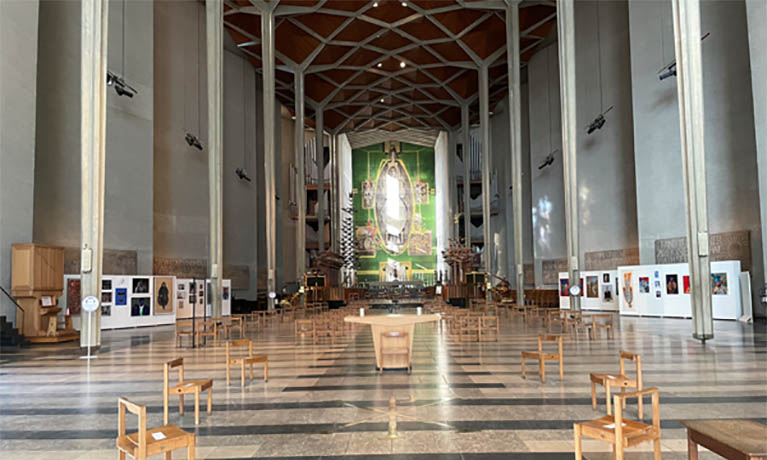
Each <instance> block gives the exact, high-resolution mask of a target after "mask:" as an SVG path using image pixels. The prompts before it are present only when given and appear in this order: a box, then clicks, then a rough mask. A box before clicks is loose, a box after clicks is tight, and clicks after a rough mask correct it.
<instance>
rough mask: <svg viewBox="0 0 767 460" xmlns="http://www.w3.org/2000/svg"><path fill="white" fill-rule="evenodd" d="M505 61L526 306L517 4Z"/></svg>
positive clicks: (510, 10) (520, 290) (518, 260)
mask: <svg viewBox="0 0 767 460" xmlns="http://www.w3.org/2000/svg"><path fill="white" fill-rule="evenodd" d="M506 56H507V59H506V62H507V65H508V79H509V104H508V105H509V140H510V141H511V142H510V144H511V203H512V214H513V216H512V217H513V222H514V225H513V228H514V274H515V277H516V281H517V283H516V288H517V305H524V303H525V272H524V247H523V246H522V115H521V109H520V100H521V99H520V98H521V97H522V95H521V92H520V81H519V1H517V0H512V1H510V2H509V4H508V6H507V7H506Z"/></svg>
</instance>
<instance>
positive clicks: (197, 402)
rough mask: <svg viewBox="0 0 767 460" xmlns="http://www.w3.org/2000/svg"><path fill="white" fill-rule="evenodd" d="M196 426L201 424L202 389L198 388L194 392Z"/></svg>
mask: <svg viewBox="0 0 767 460" xmlns="http://www.w3.org/2000/svg"><path fill="white" fill-rule="evenodd" d="M194 424H195V425H199V424H200V388H199V387H197V389H195V392H194Z"/></svg>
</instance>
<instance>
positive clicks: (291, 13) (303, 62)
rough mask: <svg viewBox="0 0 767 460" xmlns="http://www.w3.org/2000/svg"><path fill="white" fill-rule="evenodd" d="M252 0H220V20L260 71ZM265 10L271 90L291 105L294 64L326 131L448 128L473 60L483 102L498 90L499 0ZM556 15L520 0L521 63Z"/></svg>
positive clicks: (501, 71) (502, 41)
mask: <svg viewBox="0 0 767 460" xmlns="http://www.w3.org/2000/svg"><path fill="white" fill-rule="evenodd" d="M257 1H258V0H225V4H224V26H225V28H226V29H227V31H228V32H229V33H230V34H231V36H232V38H233V39H234V41H235V43H236V44H237V46H238V47H239V48H240V49H241V50H242V51H243V52H244V53H246V54H247V55H248V56H249V58H250V60H251V62H252V64H253V65H254V66H255V67H256V68H257V69H260V68H261V40H260V39H261V20H260V16H259V11H260V10H259V8H258V7H256V6H255V3H256V2H257ZM275 1H277V0H271V2H275ZM274 14H275V31H274V37H275V39H274V41H275V56H276V57H275V60H276V66H277V70H276V72H275V74H276V82H275V83H276V91H277V97H278V98H279V99H280V101H281V102H282V103H283V104H285V105H286V106H287V107H288V108H289V109H290V110H292V109H293V74H294V73H295V72H296V71H300V70H303V72H304V75H305V77H304V78H305V83H304V85H305V98H306V102H307V105H308V107H311V108H316V107H317V106H319V105H321V106H323V107H324V123H325V127H326V129H328V130H329V131H332V132H335V133H341V132H360V131H368V130H386V131H399V130H405V129H414V128H415V129H449V128H451V127H454V126H457V125H458V124H459V123H460V119H461V109H460V107H461V105H462V104H464V103H466V102H473V101H475V100H476V99H477V90H478V82H477V70H476V69H477V66H478V63H481V62H483V63H486V64H487V65H488V66H489V80H490V81H489V87H490V100H491V107H492V106H493V105H494V104H495V103H496V102H497V101H498V100H500V99H502V98H503V97H504V95H505V93H506V91H505V90H506V87H507V85H506V84H507V79H506V73H507V67H506V26H505V2H504V1H503V0H406V1H403V0H398V1H395V0H378V1H373V0H279V3H278V4H277V6H276V8H275V10H274ZM555 20H556V3H555V0H537V1H530V0H526V1H523V2H522V3H521V4H520V10H519V23H520V29H521V30H520V53H521V56H520V59H521V61H522V62H523V63H524V62H526V61H527V60H528V59H529V58H530V56H531V55H532V53H533V52H534V51H535V48H536V46H537V45H538V44H540V43H541V42H542V41H543V40H544V39H545V38H546V36H547V35H548V34H549V32H550V31H551V29H552V28H553V26H554V24H555V22H554V21H555ZM310 114H311V111H308V113H307V117H309V116H310Z"/></svg>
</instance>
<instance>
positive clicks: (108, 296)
mask: <svg viewBox="0 0 767 460" xmlns="http://www.w3.org/2000/svg"><path fill="white" fill-rule="evenodd" d="M101 303H112V292H111V291H110V292H102V293H101Z"/></svg>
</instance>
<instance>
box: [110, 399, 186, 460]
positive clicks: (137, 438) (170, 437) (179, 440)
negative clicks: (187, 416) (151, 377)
mask: <svg viewBox="0 0 767 460" xmlns="http://www.w3.org/2000/svg"><path fill="white" fill-rule="evenodd" d="M126 410H127V411H128V412H130V413H132V414H136V415H137V416H138V431H137V432H135V433H126V429H125V411H126ZM194 442H195V435H194V434H193V433H187V432H186V431H184V430H182V429H181V428H179V427H177V426H176V425H168V424H167V423H166V424H165V425H164V426H161V427H159V428H153V429H151V430H147V429H146V406H139V405H138V404H134V403H132V402H130V401H128V400H127V399H124V398H120V399H119V400H118V419H117V440H116V443H115V444H116V445H117V452H118V453H119V459H120V460H125V456H126V455H128V456H129V457H131V458H135V459H136V460H146V459H147V458H148V457H150V456H152V455H158V454H162V453H165V460H170V458H171V452H173V451H174V450H176V449H181V448H184V447H186V449H187V456H186V458H187V459H189V460H194Z"/></svg>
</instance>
